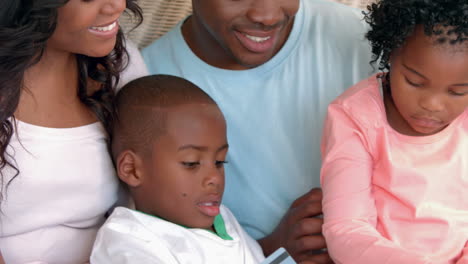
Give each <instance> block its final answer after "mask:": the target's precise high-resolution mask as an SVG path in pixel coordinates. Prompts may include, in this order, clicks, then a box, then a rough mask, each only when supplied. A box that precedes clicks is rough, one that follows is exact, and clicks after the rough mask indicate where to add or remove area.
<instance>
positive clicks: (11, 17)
mask: <svg viewBox="0 0 468 264" xmlns="http://www.w3.org/2000/svg"><path fill="white" fill-rule="evenodd" d="M67 2H68V0H1V1H0V202H1V200H2V197H3V193H2V191H1V190H2V188H3V186H5V185H6V186H8V184H9V183H10V182H11V180H12V179H14V178H15V177H16V176H17V175H18V174H19V169H18V168H17V167H16V166H15V164H14V162H13V161H14V158H13V157H11V156H10V154H9V153H7V147H8V144H9V142H10V139H11V137H12V135H13V133H14V128H15V119H14V112H15V110H16V109H17V107H18V103H19V98H20V95H21V92H22V89H23V88H22V87H23V79H24V73H25V71H26V70H27V69H28V68H30V67H31V66H33V65H34V64H36V63H37V62H39V61H40V59H41V57H42V54H43V52H44V50H45V48H46V43H47V40H48V39H49V38H50V37H51V36H52V34H53V32H54V30H55V28H56V25H57V9H58V8H59V7H62V6H64V5H65V4H66V3H67ZM135 2H136V0H126V3H127V9H128V10H130V12H131V13H132V14H133V16H134V17H135V18H137V19H138V21H139V22H141V20H142V13H141V9H140V8H139V7H138V5H137V4H136V3H135ZM127 62H128V54H127V51H126V49H125V43H124V39H123V34H122V32H121V31H119V33H118V34H117V42H116V45H115V47H114V50H113V51H112V52H111V53H110V54H109V55H107V56H105V57H99V58H92V57H88V56H84V55H77V64H78V72H79V77H78V78H79V83H78V97H79V98H80V100H81V101H82V102H83V103H84V104H85V105H86V106H88V107H89V108H90V109H91V110H92V111H93V112H94V114H95V115H96V117H97V118H98V119H99V120H100V121H101V122H102V124H103V125H104V127H105V128H106V130H107V131H108V132H109V131H111V130H110V126H111V121H112V117H113V116H112V115H113V108H112V103H113V98H114V90H113V88H114V87H115V85H116V84H117V83H118V81H119V75H120V73H121V72H122V70H123V69H124V68H125V66H126V63H127ZM89 78H91V79H93V80H95V81H98V82H99V83H101V88H100V89H99V90H97V91H96V92H94V93H93V94H91V95H89V93H88V87H87V83H88V80H89ZM7 166H9V167H11V168H13V169H14V170H15V171H16V174H15V177H13V178H12V179H10V180H9V181H8V182H4V181H5V179H4V175H3V171H4V168H5V167H7Z"/></svg>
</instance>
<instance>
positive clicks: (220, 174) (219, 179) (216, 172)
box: [203, 166, 224, 188]
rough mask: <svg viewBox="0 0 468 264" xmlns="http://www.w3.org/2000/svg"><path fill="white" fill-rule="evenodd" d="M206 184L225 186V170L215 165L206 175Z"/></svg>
mask: <svg viewBox="0 0 468 264" xmlns="http://www.w3.org/2000/svg"><path fill="white" fill-rule="evenodd" d="M203 185H205V186H212V187H216V188H220V187H222V186H224V170H223V169H220V168H217V167H216V166H213V167H212V168H210V169H209V171H208V172H207V175H206V177H205V178H204V184H203Z"/></svg>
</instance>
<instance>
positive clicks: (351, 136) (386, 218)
mask: <svg viewBox="0 0 468 264" xmlns="http://www.w3.org/2000/svg"><path fill="white" fill-rule="evenodd" d="M369 11H370V12H369V13H368V14H367V15H366V20H367V22H369V23H370V26H371V30H370V31H369V32H368V34H367V37H368V39H369V40H370V42H371V44H372V48H373V53H374V55H375V56H374V58H375V60H374V62H375V61H377V60H380V69H381V70H383V71H384V72H383V73H380V74H378V75H376V76H372V77H371V78H369V79H367V80H365V81H362V82H361V83H359V84H357V85H356V86H354V87H352V88H350V89H349V90H348V91H346V92H345V93H344V94H342V95H341V96H340V97H339V98H338V99H337V100H335V101H334V102H333V103H332V104H331V105H330V106H329V110H328V117H327V121H326V126H325V130H324V138H323V146H322V152H323V167H322V172H321V181H322V186H323V192H324V199H323V212H324V226H323V233H324V235H325V238H326V241H327V245H328V249H329V253H330V255H331V257H332V258H333V260H334V261H335V263H351V264H356V263H359V264H366V263H369V264H371V263H372V264H375V263H386V264H391V263H395V264H405V263H408V264H418V263H438V264H440V263H457V264H461V263H468V245H467V241H468V110H467V107H468V2H467V1H466V0H437V1H435V0H411V1H409V0H405V1H402V0H382V1H380V2H379V3H377V4H373V5H372V6H370V7H369Z"/></svg>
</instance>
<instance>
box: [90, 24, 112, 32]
mask: <svg viewBox="0 0 468 264" xmlns="http://www.w3.org/2000/svg"><path fill="white" fill-rule="evenodd" d="M116 26H117V21H115V22H114V23H112V24H110V25H108V26H106V27H91V29H93V30H97V31H102V32H105V31H111V30H112V29H114V28H115V27H116Z"/></svg>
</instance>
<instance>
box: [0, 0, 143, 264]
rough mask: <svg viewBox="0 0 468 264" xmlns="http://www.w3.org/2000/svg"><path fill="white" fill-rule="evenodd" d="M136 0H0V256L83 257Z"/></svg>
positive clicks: (110, 175) (104, 175) (99, 199)
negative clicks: (125, 25)
mask: <svg viewBox="0 0 468 264" xmlns="http://www.w3.org/2000/svg"><path fill="white" fill-rule="evenodd" d="M126 8H128V9H129V10H130V11H132V12H133V13H134V14H135V15H136V17H138V18H139V19H141V10H140V9H139V8H138V6H137V5H136V3H135V0H68V1H67V0H34V1H32V0H31V1H27V0H2V1H1V3H0V39H1V42H0V123H1V125H0V183H1V192H0V194H1V200H0V201H1V204H0V208H1V214H0V249H1V253H2V255H3V258H4V260H5V262H6V263H28V262H39V263H41V262H42V263H84V262H87V261H88V258H89V254H90V250H91V247H92V244H93V242H94V239H95V234H96V231H97V229H98V228H99V226H100V225H101V224H102V222H103V221H104V215H105V213H106V212H107V211H108V210H109V209H110V208H111V207H112V206H113V205H114V204H115V203H116V201H117V193H118V191H117V190H118V182H117V180H116V179H117V178H116V176H115V174H114V170H113V166H112V162H111V160H110V157H109V155H108V152H107V144H106V143H107V133H106V129H107V128H109V126H110V123H111V120H112V107H111V106H112V99H113V96H114V91H113V88H114V87H115V86H116V85H117V83H118V81H119V76H120V73H121V72H122V69H123V68H124V66H125V64H126V63H125V62H126V61H128V60H127V57H126V54H127V52H126V50H125V46H124V41H123V36H122V33H121V31H120V30H119V25H118V22H117V19H118V18H119V17H120V15H121V14H122V12H123V11H124V10H125V9H126Z"/></svg>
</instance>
